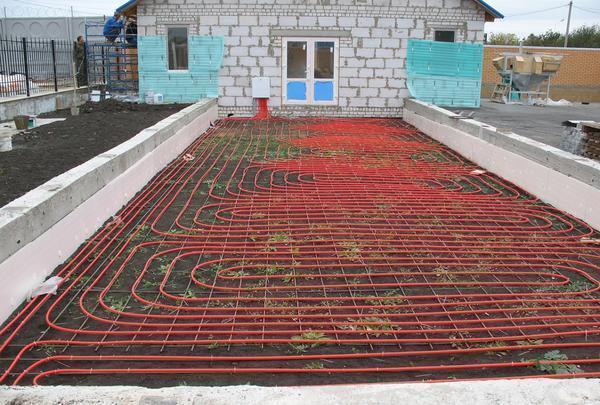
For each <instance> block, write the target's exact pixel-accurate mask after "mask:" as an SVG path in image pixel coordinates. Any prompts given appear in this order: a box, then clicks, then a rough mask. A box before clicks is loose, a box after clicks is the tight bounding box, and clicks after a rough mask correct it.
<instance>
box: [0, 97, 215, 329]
mask: <svg viewBox="0 0 600 405" xmlns="http://www.w3.org/2000/svg"><path fill="white" fill-rule="evenodd" d="M217 114H218V112H217V103H216V100H214V99H207V100H203V101H201V102H199V103H197V104H194V105H193V106H190V107H188V108H186V109H184V110H182V111H180V112H178V113H176V114H173V115H172V116H170V117H168V118H166V119H164V120H162V121H161V122H159V123H158V124H156V125H154V126H152V127H150V128H147V129H145V130H143V131H142V132H140V133H139V134H138V135H136V136H134V137H133V138H131V139H130V140H128V141H126V142H124V143H122V144H120V145H118V146H117V147H115V148H113V149H111V150H109V151H108V152H106V153H103V154H101V155H99V156H96V157H95V158H92V159H90V160H89V161H87V162H85V163H83V164H82V165H80V166H78V167H76V168H74V169H71V170H69V171H68V172H66V173H63V174H61V175H59V176H57V177H55V178H53V179H52V180H50V181H48V182H47V183H45V184H43V185H42V186H40V187H38V188H36V189H34V190H32V191H30V192H29V193H27V194H26V195H24V196H23V197H21V198H18V199H16V200H14V201H13V202H11V203H9V204H8V205H6V206H4V207H2V208H0V297H1V298H2V301H3V305H2V306H1V307H0V322H1V321H3V320H4V319H6V317H8V316H9V315H10V313H12V311H13V310H14V309H15V308H16V307H17V306H18V305H19V304H20V303H21V302H22V301H23V299H25V298H26V296H27V294H28V292H29V291H30V290H31V288H33V287H34V286H36V285H38V284H39V283H41V282H42V281H43V280H44V279H45V278H46V277H47V276H48V275H49V274H50V273H51V272H52V271H53V270H54V268H55V267H56V266H58V265H60V264H61V263H63V262H64V260H66V259H67V258H68V257H69V256H70V255H71V254H72V253H73V252H75V251H76V249H77V248H78V247H79V246H80V245H81V243H83V242H84V241H85V240H86V239H87V238H88V237H89V236H91V235H92V234H93V233H94V232H95V231H96V229H98V227H99V226H101V225H102V224H103V223H104V222H105V221H106V220H108V219H109V218H110V217H111V216H113V215H114V213H115V212H117V211H118V210H119V209H120V208H121V207H122V206H123V205H124V204H125V203H126V202H127V201H129V200H130V199H131V198H132V197H133V196H134V195H135V194H136V193H137V192H138V191H139V190H140V189H141V188H142V187H143V186H144V185H145V184H146V183H147V182H148V181H149V180H150V179H151V178H152V177H153V176H154V175H155V174H156V173H158V172H159V171H160V170H161V169H163V168H164V167H165V165H166V164H167V163H169V162H170V161H171V160H173V159H175V158H176V157H177V155H178V154H179V153H180V152H181V151H183V150H184V149H185V148H186V147H187V146H189V144H190V143H191V142H192V141H193V140H194V139H196V138H197V137H198V136H199V135H201V134H202V133H203V132H205V131H206V129H207V128H208V127H209V125H210V123H211V122H212V121H214V120H216V119H217Z"/></svg>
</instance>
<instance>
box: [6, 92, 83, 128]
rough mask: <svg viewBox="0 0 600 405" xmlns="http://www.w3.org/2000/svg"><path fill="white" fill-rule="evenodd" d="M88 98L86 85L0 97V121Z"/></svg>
mask: <svg viewBox="0 0 600 405" xmlns="http://www.w3.org/2000/svg"><path fill="white" fill-rule="evenodd" d="M87 99H88V89H87V87H82V88H80V89H77V94H76V95H75V94H73V89H67V90H61V91H59V92H56V93H43V94H35V95H33V96H30V97H26V96H23V97H15V98H10V99H5V100H2V99H0V122H1V121H7V120H11V119H13V118H14V117H16V116H17V115H27V114H30V115H37V114H43V113H47V112H52V111H56V110H62V109H65V108H71V107H73V106H76V105H81V104H83V103H84V102H86V101H87Z"/></svg>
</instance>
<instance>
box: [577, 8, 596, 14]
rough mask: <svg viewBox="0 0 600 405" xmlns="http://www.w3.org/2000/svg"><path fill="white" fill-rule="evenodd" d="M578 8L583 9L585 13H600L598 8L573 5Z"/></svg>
mask: <svg viewBox="0 0 600 405" xmlns="http://www.w3.org/2000/svg"><path fill="white" fill-rule="evenodd" d="M573 7H575V8H576V9H578V10H581V11H585V12H586V13H592V14H600V10H597V11H595V10H594V9H591V8H583V7H578V6H573Z"/></svg>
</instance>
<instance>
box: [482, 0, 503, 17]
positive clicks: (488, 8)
mask: <svg viewBox="0 0 600 405" xmlns="http://www.w3.org/2000/svg"><path fill="white" fill-rule="evenodd" d="M475 3H477V4H479V5H480V6H481V7H483V9H484V10H485V11H486V13H488V14H489V15H490V16H491V17H494V18H504V14H502V13H501V12H500V11H498V10H496V9H495V8H494V7H492V6H490V5H489V4H488V3H487V2H485V1H483V0H475Z"/></svg>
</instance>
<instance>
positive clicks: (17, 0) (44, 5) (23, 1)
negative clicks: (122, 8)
mask: <svg viewBox="0 0 600 405" xmlns="http://www.w3.org/2000/svg"><path fill="white" fill-rule="evenodd" d="M12 1H13V2H15V3H19V4H20V5H21V4H26V5H30V6H35V7H41V8H45V9H49V10H56V11H63V12H65V13H67V14H70V12H71V8H70V7H67V6H65V7H58V6H57V5H50V4H48V3H42V2H36V1H28V0H12ZM73 11H75V12H77V13H79V14H88V13H92V14H93V13H98V12H106V10H104V9H102V10H101V9H97V8H94V7H90V8H87V7H86V8H85V9H80V8H73Z"/></svg>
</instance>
